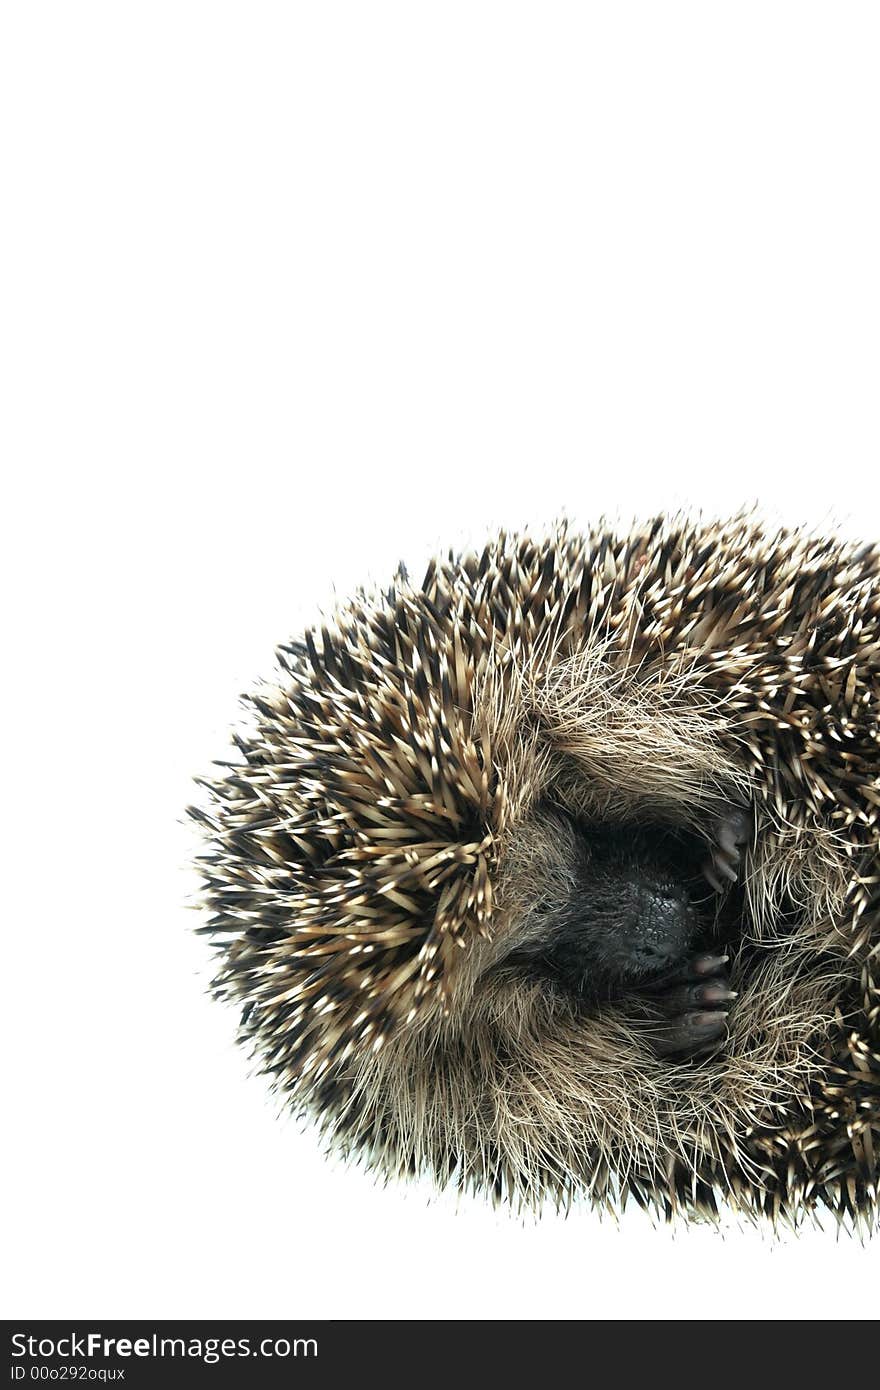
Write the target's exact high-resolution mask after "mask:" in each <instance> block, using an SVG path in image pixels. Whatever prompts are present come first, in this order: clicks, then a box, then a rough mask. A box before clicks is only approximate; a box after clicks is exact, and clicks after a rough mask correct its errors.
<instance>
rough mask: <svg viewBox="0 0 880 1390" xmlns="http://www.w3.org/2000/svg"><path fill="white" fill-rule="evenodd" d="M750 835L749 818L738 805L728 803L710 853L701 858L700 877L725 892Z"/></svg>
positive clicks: (719, 890)
mask: <svg viewBox="0 0 880 1390" xmlns="http://www.w3.org/2000/svg"><path fill="white" fill-rule="evenodd" d="M751 836H752V820H751V816H750V815H749V813H748V811H745V810H744V809H743V808H742V807H741V806H731V807H729V809H728V810H727V811H726V812H725V814H724V815H723V816H722V817H721V818H720V820H719V821H718V824H717V826H716V829H715V844H714V846H713V848H712V853H711V854H710V855H709V857H708V858H707V859H706V860H705V861H704V862H703V865H702V870H703V877H704V878H705V879H706V882H707V883H708V884H709V887H710V888H712V889H713V891H714V892H716V893H724V892H726V891H727V889H728V888H729V886H730V885H731V884H732V883H736V881H737V879H738V877H739V865H740V861H741V860H742V854H743V850H744V849H745V847H746V845H747V844H748V843H749V840H750V839H751Z"/></svg>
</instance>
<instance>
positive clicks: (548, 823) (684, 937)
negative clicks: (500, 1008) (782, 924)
mask: <svg viewBox="0 0 880 1390" xmlns="http://www.w3.org/2000/svg"><path fill="white" fill-rule="evenodd" d="M538 820H539V821H540V822H541V823H542V831H543V838H544V839H545V840H549V841H552V842H553V843H554V844H555V846H556V855H557V870H559V869H562V872H558V871H557V873H556V874H555V875H554V876H553V877H552V878H551V880H550V881H549V883H548V884H547V887H546V891H545V893H544V894H543V895H542V896H540V897H539V899H538V901H537V903H536V905H535V907H534V908H533V909H532V911H531V912H529V913H527V914H526V915H525V917H524V918H523V920H522V921H521V923H520V925H519V932H518V933H517V932H514V933H513V935H512V938H508V940H507V942H506V954H504V955H503V956H502V958H501V960H500V961H497V962H496V963H494V966H493V970H492V971H490V976H491V974H492V973H495V974H498V973H501V974H504V973H505V972H510V971H511V970H513V971H514V972H519V973H520V975H521V976H522V977H523V978H524V979H526V980H528V979H532V980H543V981H547V982H549V984H550V986H551V987H553V988H556V989H558V990H561V991H564V992H566V993H567V994H569V995H570V996H571V997H572V998H573V999H574V1000H576V1002H577V1004H578V1006H579V1007H580V1008H583V1009H585V1010H587V1011H589V1009H590V1008H591V1006H593V1005H595V1004H597V1003H599V1002H601V1001H613V1000H615V999H619V998H622V997H625V996H626V995H627V994H628V993H632V992H633V991H639V990H642V991H644V992H645V993H646V995H647V996H648V997H652V998H653V999H654V1000H655V1001H656V1002H657V1004H658V1006H659V1007H660V1009H661V1012H662V1015H663V1022H662V1024H661V1025H660V1026H657V1027H655V1028H654V1030H653V1032H652V1035H651V1038H652V1042H653V1047H654V1051H655V1054H656V1055H658V1056H667V1057H669V1056H671V1057H677V1056H683V1055H690V1056H696V1055H699V1054H700V1053H703V1052H705V1051H707V1050H709V1049H711V1048H712V1047H713V1046H715V1045H717V1044H719V1043H720V1042H721V1041H723V1039H724V1036H725V1033H726V1027H725V1025H726V1019H727V1012H726V1008H725V1006H726V1005H728V1004H729V1003H730V1002H732V1000H733V999H734V998H735V997H736V996H735V994H734V993H733V991H731V990H730V989H729V987H728V981H727V977H726V964H727V960H728V957H727V955H726V954H725V953H724V949H723V948H724V944H725V943H727V942H729V941H730V939H731V937H732V936H733V935H739V931H740V927H741V921H740V919H741V914H742V902H741V895H737V897H736V899H735V900H733V899H732V898H731V896H730V894H729V891H728V890H729V889H730V888H731V886H732V885H733V884H735V883H736V881H737V878H738V876H739V867H740V858H741V853H742V850H743V849H744V847H745V845H746V843H747V840H748V838H749V835H750V832H751V821H750V818H749V816H748V815H747V814H746V812H745V811H744V810H743V809H742V808H740V807H732V808H729V809H728V810H727V811H726V812H725V813H724V814H723V815H721V816H720V817H719V818H718V819H717V820H716V821H715V822H714V823H713V825H712V828H711V834H712V839H711V842H710V847H709V849H708V850H707V846H706V843H705V842H704V841H703V839H702V838H701V837H699V836H698V835H696V834H694V833H688V832H687V831H684V830H675V829H673V828H671V827H670V826H663V825H647V826H631V825H606V826H601V827H597V826H595V825H593V826H585V825H582V824H578V823H577V822H576V821H574V820H573V819H572V818H570V817H568V816H566V815H565V813H564V812H562V811H560V810H559V809H558V808H552V809H548V810H546V811H544V812H541V813H539V815H538ZM538 856H540V849H539V850H538ZM536 857H537V856H536ZM722 938H723V940H722ZM490 987H491V984H490Z"/></svg>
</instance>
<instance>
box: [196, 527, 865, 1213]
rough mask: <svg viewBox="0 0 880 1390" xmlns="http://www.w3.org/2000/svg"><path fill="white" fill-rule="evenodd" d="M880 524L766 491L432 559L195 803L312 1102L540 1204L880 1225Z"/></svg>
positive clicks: (256, 1002)
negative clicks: (729, 502)
mask: <svg viewBox="0 0 880 1390" xmlns="http://www.w3.org/2000/svg"><path fill="white" fill-rule="evenodd" d="M878 578H880V551H878V548H877V547H876V546H870V545H868V546H858V545H855V544H851V543H848V542H844V541H842V540H840V539H833V538H828V537H826V536H822V535H814V534H812V533H809V532H806V531H804V530H798V529H796V528H795V529H779V530H777V529H770V528H769V527H768V526H767V525H766V524H765V523H762V522H761V520H760V519H759V518H758V517H756V516H755V515H754V514H751V513H742V514H740V515H738V516H736V517H734V518H733V519H731V520H727V521H706V520H702V519H696V520H695V519H693V518H688V517H683V516H674V517H660V518H657V519H654V520H652V521H650V522H648V523H640V524H636V525H634V526H633V527H632V528H631V529H629V530H628V531H627V530H620V531H619V532H618V531H616V530H615V529H614V528H612V527H610V526H608V525H606V524H605V523H602V524H600V525H598V526H597V528H596V529H595V530H592V531H589V532H587V533H585V534H579V533H576V532H575V531H574V530H573V528H572V527H571V526H570V524H569V523H567V522H566V521H561V522H559V523H558V524H556V525H554V527H552V528H551V529H550V530H549V532H548V533H546V534H542V535H539V536H533V535H529V534H527V533H522V534H509V533H501V534H498V535H497V536H495V537H494V538H493V539H491V540H490V541H489V543H487V544H486V545H485V547H484V548H483V549H482V550H481V551H474V552H468V553H463V554H458V553H456V552H450V553H449V554H448V555H447V556H446V557H445V558H443V559H437V560H434V561H432V562H431V564H430V565H429V566H428V569H427V572H426V573H425V575H424V577H423V579H422V580H421V581H420V582H416V581H414V580H412V579H411V578H410V577H409V575H408V574H407V571H406V569H405V568H404V567H403V566H401V567H400V569H399V570H398V572H397V574H396V575H395V577H394V579H393V582H392V583H391V585H390V587H388V588H384V589H377V590H370V589H363V590H361V591H359V592H358V593H357V594H356V595H355V597H354V598H353V599H351V600H350V601H348V602H345V603H342V604H339V605H338V606H337V608H336V609H335V610H334V611H333V612H332V614H331V615H329V616H326V617H325V618H324V619H323V620H321V621H320V622H318V623H317V624H316V625H315V626H314V627H313V628H312V629H310V630H309V631H307V632H306V633H305V634H304V636H302V637H301V638H297V639H296V640H293V641H290V642H287V643H286V644H284V645H282V646H280V647H279V648H278V650H277V653H276V655H277V663H278V665H277V671H276V674H275V676H274V677H273V679H272V680H270V681H265V682H263V683H261V684H260V685H258V686H257V687H256V689H255V691H254V692H253V693H252V694H250V695H248V696H246V697H244V698H245V703H246V706H247V717H246V720H245V722H244V725H243V727H242V728H241V729H240V730H239V732H237V733H236V734H235V735H234V743H235V750H236V751H235V753H234V755H232V756H231V758H230V759H229V760H228V761H226V762H223V763H221V764H219V765H216V771H215V772H214V774H213V775H212V776H211V777H209V778H207V779H204V780H203V781H202V782H201V785H202V787H203V788H204V794H203V796H202V798H201V803H200V805H199V806H197V807H191V808H190V814H191V815H192V816H193V817H194V818H195V819H196V820H197V821H198V823H199V827H200V830H201V832H202V846H201V850H200V853H199V866H200V871H201V876H202V888H201V902H202V904H203V909H204V912H205V916H204V918H203V925H202V926H201V927H200V928H199V930H201V931H203V932H205V933H207V934H208V935H209V936H210V938H211V939H212V943H213V945H214V947H215V949H216V952H217V955H216V957H215V959H216V962H217V966H216V974H215V977H214V979H213V983H212V989H213V992H214V994H215V995H216V996H217V997H218V998H219V999H221V1000H225V1001H232V1002H234V1003H235V1005H236V1006H237V1007H238V1008H239V1009H240V1011H241V1012H240V1027H239V1034H240V1038H241V1040H242V1041H243V1042H244V1043H245V1045H246V1046H247V1047H248V1048H249V1049H250V1051H251V1054H252V1056H253V1058H255V1059H256V1062H257V1064H258V1066H259V1068H260V1070H261V1071H263V1072H265V1073H266V1074H267V1075H268V1076H269V1077H270V1078H271V1084H272V1086H273V1087H274V1088H275V1089H276V1090H277V1091H278V1092H279V1093H280V1095H281V1096H282V1097H283V1099H284V1102H285V1103H286V1104H289V1105H290V1106H291V1107H292V1108H293V1110H294V1111H295V1112H296V1113H298V1114H300V1115H306V1116H308V1117H310V1118H311V1119H312V1120H313V1121H315V1122H317V1124H318V1126H319V1127H320V1130H321V1131H322V1133H323V1135H324V1136H325V1138H326V1140H327V1141H328V1143H329V1145H330V1147H331V1148H332V1149H333V1150H334V1151H335V1152H337V1153H339V1154H341V1155H343V1156H344V1157H346V1158H349V1159H352V1160H355V1161H360V1162H362V1163H365V1164H366V1165H367V1166H368V1167H369V1168H371V1169H373V1170H375V1171H377V1172H378V1173H380V1174H382V1175H384V1176H385V1177H389V1176H391V1177H395V1178H409V1177H427V1178H429V1180H430V1181H431V1182H433V1183H434V1184H436V1185H437V1186H438V1187H447V1186H451V1187H453V1188H454V1189H457V1190H459V1191H469V1192H474V1193H478V1194H483V1195H485V1196H488V1197H490V1198H491V1199H492V1200H493V1201H495V1202H503V1203H505V1204H507V1205H509V1206H510V1207H511V1208H512V1209H514V1210H516V1211H519V1212H524V1211H533V1212H540V1211H541V1210H543V1209H544V1208H545V1206H547V1205H548V1204H549V1205H551V1206H552V1207H555V1208H563V1209H566V1210H567V1209H568V1208H569V1207H570V1206H571V1205H572V1204H573V1203H575V1202H580V1201H585V1202H586V1203H588V1204H592V1205H593V1206H594V1207H597V1208H599V1209H600V1210H602V1211H611V1212H613V1213H615V1214H619V1213H620V1212H621V1211H622V1210H623V1209H624V1208H625V1207H626V1205H627V1203H628V1202H630V1201H632V1202H635V1203H637V1204H638V1205H639V1206H640V1207H643V1208H645V1209H647V1210H648V1211H649V1212H651V1213H652V1214H654V1215H655V1216H656V1215H660V1216H663V1217H666V1218H669V1219H671V1218H673V1217H674V1218H679V1219H683V1220H689V1219H690V1220H707V1219H708V1220H712V1221H717V1220H718V1219H719V1216H720V1214H721V1213H722V1212H724V1211H731V1212H734V1213H738V1214H740V1215H742V1216H745V1217H747V1218H750V1219H753V1220H760V1221H763V1220H765V1219H766V1220H769V1222H771V1223H772V1224H773V1225H774V1226H776V1225H778V1224H779V1223H784V1224H786V1225H790V1226H794V1227H797V1226H798V1225H799V1224H800V1223H801V1221H802V1219H803V1218H804V1217H806V1216H809V1217H811V1218H814V1219H816V1220H820V1219H821V1217H822V1214H823V1212H827V1211H830V1212H832V1213H833V1214H834V1215H835V1216H836V1217H837V1219H838V1220H839V1221H841V1222H844V1223H846V1224H847V1225H849V1226H851V1227H853V1228H855V1227H858V1228H860V1229H869V1230H874V1229H875V1228H876V1224H877V1213H878V1200H877V1155H878V1154H880V1147H878V1138H880V828H878V822H880V587H878Z"/></svg>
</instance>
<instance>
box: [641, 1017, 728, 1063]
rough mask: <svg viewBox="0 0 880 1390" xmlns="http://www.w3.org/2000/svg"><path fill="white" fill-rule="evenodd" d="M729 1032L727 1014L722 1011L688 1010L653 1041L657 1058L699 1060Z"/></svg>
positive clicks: (673, 1020) (671, 1021)
mask: <svg viewBox="0 0 880 1390" xmlns="http://www.w3.org/2000/svg"><path fill="white" fill-rule="evenodd" d="M726 1033H727V1014H726V1012H725V1011H724V1010H722V1009H711V1010H705V1011H704V1010H696V1009H688V1010H686V1011H685V1012H684V1013H683V1014H679V1015H678V1017H677V1018H675V1019H671V1020H670V1022H669V1026H668V1027H667V1028H665V1029H663V1030H662V1031H661V1032H660V1033H658V1034H657V1036H656V1037H655V1038H654V1051H655V1053H656V1054H657V1056H658V1057H682V1058H684V1057H697V1056H699V1055H700V1053H702V1052H708V1051H710V1050H711V1049H712V1048H714V1047H716V1046H717V1045H718V1044H719V1043H721V1042H722V1041H723V1039H724V1037H725V1035H726Z"/></svg>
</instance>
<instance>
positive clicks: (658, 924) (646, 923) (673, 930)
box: [621, 887, 696, 972]
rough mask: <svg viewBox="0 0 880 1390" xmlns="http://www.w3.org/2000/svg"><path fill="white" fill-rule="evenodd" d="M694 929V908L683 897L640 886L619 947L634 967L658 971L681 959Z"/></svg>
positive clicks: (678, 893)
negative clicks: (633, 909)
mask: <svg viewBox="0 0 880 1390" xmlns="http://www.w3.org/2000/svg"><path fill="white" fill-rule="evenodd" d="M695 929H696V916H695V913H694V909H693V907H692V905H691V903H690V901H689V899H688V898H687V897H686V896H685V895H684V894H682V893H680V892H676V891H675V890H669V891H667V890H664V889H659V888H656V889H655V888H648V887H644V888H642V890H641V892H640V893H639V894H638V898H637V901H636V904H635V912H634V913H633V914H632V916H631V917H630V920H629V921H628V923H627V929H626V931H625V933H624V938H623V940H622V942H621V945H622V946H623V948H624V955H625V956H627V957H628V958H629V960H630V962H631V964H632V966H633V967H634V968H637V969H644V970H645V971H646V972H647V971H650V970H652V969H653V970H662V969H664V968H665V967H666V966H669V965H672V964H673V963H674V962H676V961H678V960H680V959H681V957H682V956H683V955H684V954H685V952H686V951H687V949H688V946H689V945H690V943H691V941H692V939H693V936H694V933H695Z"/></svg>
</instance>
